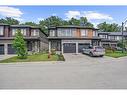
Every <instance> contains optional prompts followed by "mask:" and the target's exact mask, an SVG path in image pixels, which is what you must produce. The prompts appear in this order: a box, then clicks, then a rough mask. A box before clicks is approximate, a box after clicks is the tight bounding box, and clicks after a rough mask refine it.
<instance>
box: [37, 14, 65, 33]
mask: <svg viewBox="0 0 127 95" xmlns="http://www.w3.org/2000/svg"><path fill="white" fill-rule="evenodd" d="M60 25H63V20H62V19H61V18H59V17H58V16H51V17H48V18H46V19H44V20H41V21H40V22H39V26H40V27H41V28H42V30H44V31H46V32H47V28H48V27H51V26H60Z"/></svg>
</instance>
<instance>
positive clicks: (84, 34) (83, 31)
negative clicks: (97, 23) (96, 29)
mask: <svg viewBox="0 0 127 95" xmlns="http://www.w3.org/2000/svg"><path fill="white" fill-rule="evenodd" d="M80 31H81V36H87V34H88V30H86V29H81V30H80Z"/></svg>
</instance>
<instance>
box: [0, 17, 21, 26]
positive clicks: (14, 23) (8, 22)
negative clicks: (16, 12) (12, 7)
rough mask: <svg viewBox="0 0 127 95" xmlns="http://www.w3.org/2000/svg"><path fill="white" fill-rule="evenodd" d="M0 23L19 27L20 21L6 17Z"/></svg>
mask: <svg viewBox="0 0 127 95" xmlns="http://www.w3.org/2000/svg"><path fill="white" fill-rule="evenodd" d="M0 23H3V24H9V25H17V24H19V21H18V20H16V19H14V18H11V17H6V18H1V19H0Z"/></svg>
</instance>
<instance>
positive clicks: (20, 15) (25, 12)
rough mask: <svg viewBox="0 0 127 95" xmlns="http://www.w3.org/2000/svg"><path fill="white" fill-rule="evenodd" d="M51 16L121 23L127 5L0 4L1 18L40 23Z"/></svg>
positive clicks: (94, 22)
mask: <svg viewBox="0 0 127 95" xmlns="http://www.w3.org/2000/svg"><path fill="white" fill-rule="evenodd" d="M49 16H59V17H61V18H62V19H65V20H69V19H70V18H72V17H74V18H77V19H78V18H80V17H82V16H84V17H87V19H88V20H89V21H90V22H92V23H93V24H94V25H97V24H98V23H100V22H104V21H106V22H108V23H113V22H115V23H118V24H121V22H122V21H124V20H125V18H126V17H127V6H0V18H4V17H13V18H15V19H18V20H20V21H21V22H26V21H32V22H36V23H38V22H39V20H42V19H45V18H47V17H49Z"/></svg>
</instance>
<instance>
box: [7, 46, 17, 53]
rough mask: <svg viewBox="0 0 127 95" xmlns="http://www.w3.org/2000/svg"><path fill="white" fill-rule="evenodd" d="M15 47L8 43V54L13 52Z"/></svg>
mask: <svg viewBox="0 0 127 95" xmlns="http://www.w3.org/2000/svg"><path fill="white" fill-rule="evenodd" d="M15 53H16V52H15V49H14V48H13V46H12V44H8V54H15Z"/></svg>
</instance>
